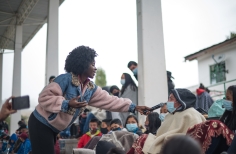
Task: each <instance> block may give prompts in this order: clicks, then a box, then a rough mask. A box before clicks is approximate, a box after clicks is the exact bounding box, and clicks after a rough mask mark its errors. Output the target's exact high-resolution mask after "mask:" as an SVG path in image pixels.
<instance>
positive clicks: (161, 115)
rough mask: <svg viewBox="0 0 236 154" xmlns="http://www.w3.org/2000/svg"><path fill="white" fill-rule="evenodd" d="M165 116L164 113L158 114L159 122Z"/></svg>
mask: <svg viewBox="0 0 236 154" xmlns="http://www.w3.org/2000/svg"><path fill="white" fill-rule="evenodd" d="M165 116H166V114H165V113H160V114H159V119H160V120H161V121H164V119H165Z"/></svg>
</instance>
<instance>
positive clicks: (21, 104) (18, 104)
mask: <svg viewBox="0 0 236 154" xmlns="http://www.w3.org/2000/svg"><path fill="white" fill-rule="evenodd" d="M29 107H30V101H29V96H28V95H27V96H20V97H13V98H12V109H13V110H21V109H28V108H29Z"/></svg>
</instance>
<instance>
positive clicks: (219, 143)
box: [187, 86, 236, 154]
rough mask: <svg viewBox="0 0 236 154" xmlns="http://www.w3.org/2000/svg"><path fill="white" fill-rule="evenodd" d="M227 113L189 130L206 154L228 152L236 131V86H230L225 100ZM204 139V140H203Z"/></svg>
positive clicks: (224, 104)
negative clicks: (218, 118)
mask: <svg viewBox="0 0 236 154" xmlns="http://www.w3.org/2000/svg"><path fill="white" fill-rule="evenodd" d="M223 107H224V108H225V112H224V114H223V115H222V117H221V118H220V121H219V120H209V121H206V122H205V123H201V124H197V125H195V126H194V127H192V128H190V129H189V130H188V132H187V133H188V134H189V135H190V136H192V137H193V138H195V139H196V140H198V141H199V142H200V143H201V145H202V149H203V152H206V154H211V153H221V152H223V151H227V150H228V148H229V146H230V144H231V142H232V140H233V138H234V133H235V131H236V118H235V117H236V86H230V87H229V88H228V89H227V92H226V100H223ZM202 139H204V140H202Z"/></svg>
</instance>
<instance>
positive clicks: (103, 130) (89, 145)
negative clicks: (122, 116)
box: [84, 119, 111, 150]
mask: <svg viewBox="0 0 236 154" xmlns="http://www.w3.org/2000/svg"><path fill="white" fill-rule="evenodd" d="M110 122H111V119H104V120H102V124H101V133H102V134H107V133H108V132H109V131H110V128H111V127H110ZM100 139H101V136H94V137H93V138H92V139H91V140H89V142H88V143H87V144H86V145H85V146H84V148H86V149H91V150H93V149H94V148H95V146H96V145H97V143H98V141H99V140H100Z"/></svg>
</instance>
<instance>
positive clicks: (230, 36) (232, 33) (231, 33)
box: [227, 32, 236, 40]
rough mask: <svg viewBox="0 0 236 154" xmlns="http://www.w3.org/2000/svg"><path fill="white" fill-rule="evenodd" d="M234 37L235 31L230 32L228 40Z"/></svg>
mask: <svg viewBox="0 0 236 154" xmlns="http://www.w3.org/2000/svg"><path fill="white" fill-rule="evenodd" d="M234 37H236V33H235V32H230V35H229V36H227V40H228V39H231V38H234Z"/></svg>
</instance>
